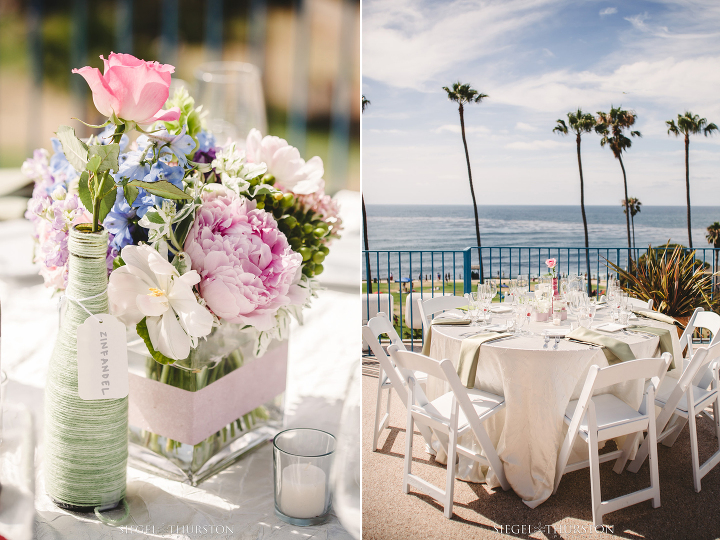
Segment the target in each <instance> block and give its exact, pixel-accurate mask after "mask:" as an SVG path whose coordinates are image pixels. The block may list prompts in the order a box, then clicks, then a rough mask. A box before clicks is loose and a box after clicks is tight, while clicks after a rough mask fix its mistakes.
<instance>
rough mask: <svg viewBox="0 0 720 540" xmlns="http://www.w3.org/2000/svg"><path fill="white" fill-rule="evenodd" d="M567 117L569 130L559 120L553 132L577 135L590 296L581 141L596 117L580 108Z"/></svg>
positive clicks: (590, 283)
mask: <svg viewBox="0 0 720 540" xmlns="http://www.w3.org/2000/svg"><path fill="white" fill-rule="evenodd" d="M567 117H568V123H569V124H570V127H569V128H568V125H567V124H566V123H565V120H562V119H558V121H557V126H555V127H554V128H553V131H554V132H555V133H559V134H561V135H567V134H568V133H569V131H572V132H573V133H574V134H575V142H576V143H577V157H578V169H579V170H580V212H581V213H582V219H583V227H584V228H585V264H586V265H587V275H588V294H590V293H591V292H592V279H590V252H589V251H588V249H587V248H588V247H589V246H590V244H589V240H588V226H587V217H586V216H585V183H584V181H583V171H582V159H581V158H580V140H581V138H582V134H583V133H590V132H591V131H592V130H593V128H594V127H595V117H593V115H592V114H587V113H583V112H582V110H581V109H580V108H578V110H577V112H569V113H567Z"/></svg>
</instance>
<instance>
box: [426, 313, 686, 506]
mask: <svg viewBox="0 0 720 540" xmlns="http://www.w3.org/2000/svg"><path fill="white" fill-rule="evenodd" d="M608 317H609V313H608V311H607V310H599V311H598V312H597V316H596V319H597V322H596V323H595V324H596V325H597V324H600V323H602V322H607V320H608ZM503 321H504V319H503V318H502V317H500V316H495V321H494V322H500V323H503ZM632 323H633V324H640V325H645V326H656V327H662V328H668V329H669V330H670V331H671V334H672V336H673V346H674V352H675V353H677V354H678V356H675V357H676V358H679V351H678V349H679V340H678V337H677V332H676V330H675V329H674V328H673V327H672V326H670V325H667V324H664V323H660V322H657V321H648V320H645V319H642V320H633V321H632ZM569 326H570V323H569V321H564V322H563V323H562V326H561V328H564V329H569ZM557 328H558V327H557V326H553V325H552V323H538V322H531V323H530V325H529V328H528V327H526V328H525V330H529V331H531V332H533V333H535V334H539V333H542V331H543V330H545V329H557ZM469 330H470V329H469V328H468V327H467V326H465V327H462V326H434V327H433V330H432V331H433V335H432V342H431V348H430V356H431V357H433V358H436V359H438V360H440V359H445V358H447V359H450V360H451V361H452V362H453V363H454V364H455V365H457V363H458V360H459V355H460V346H461V343H462V337H460V335H461V334H463V333H466V332H468V331H469ZM612 335H613V336H614V337H616V338H618V339H620V340H622V341H625V342H626V343H628V345H629V346H630V348H631V349H632V351H633V353H634V354H635V357H636V358H647V357H651V356H654V355H656V353H657V354H659V353H658V352H657V350H658V338H657V337H654V338H645V337H642V336H638V335H626V334H622V333H615V334H612ZM543 344H544V340H543V338H542V337H539V336H537V335H534V336H527V337H517V338H513V339H509V340H506V341H499V342H498V343H486V344H484V345H482V347H481V349H480V357H479V360H478V369H477V376H476V380H475V387H476V388H480V389H481V390H485V391H488V392H492V393H494V394H497V395H501V396H505V409H504V410H503V411H501V412H499V413H498V414H496V415H494V416H493V417H492V418H491V419H489V420H488V421H486V422H485V428H486V429H487V431H488V434H489V435H490V438H491V440H492V442H493V444H495V446H496V448H497V451H498V454H499V456H500V459H501V461H502V462H503V465H504V471H505V476H506V477H507V479H508V482H509V483H510V485H511V486H512V488H513V490H514V491H515V492H516V493H517V494H518V495H519V496H520V497H521V498H522V499H523V501H524V502H525V503H526V504H527V505H528V506H530V507H531V508H534V507H536V506H537V505H539V504H541V503H542V502H544V501H545V500H546V499H547V498H548V497H550V495H551V494H552V490H553V482H554V478H555V464H556V461H557V456H558V453H559V451H560V446H561V445H562V442H563V440H564V437H565V433H566V432H567V427H566V426H565V424H564V421H563V417H564V414H565V408H566V407H567V405H568V403H569V402H570V401H571V400H573V399H577V398H578V397H580V392H581V391H582V388H583V386H584V384H585V379H586V377H587V374H588V371H589V369H590V366H592V365H598V366H601V367H604V366H607V365H608V363H607V360H606V358H605V354H604V353H603V351H602V350H601V349H599V348H591V347H589V346H587V345H583V344H580V343H574V342H570V341H566V340H561V341H560V342H559V344H558V349H557V350H554V349H553V346H554V340H553V339H551V340H550V343H549V345H548V348H547V349H544V348H543ZM680 368H681V369H682V366H680ZM642 389H643V388H642V385H641V384H639V383H628V384H620V385H615V386H612V387H608V388H606V389H603V390H602V391H601V393H612V394H614V395H616V396H617V397H618V398H620V399H622V400H623V401H625V402H626V403H628V404H629V405H631V406H633V407H637V406H638V405H639V404H640V400H641V399H642ZM447 391H449V388H447V387H446V385H445V384H444V383H443V382H442V381H440V380H439V379H436V378H434V377H430V378H429V380H428V384H427V395H428V398H429V399H431V400H432V399H435V398H437V397H439V396H440V395H442V394H444V393H445V392H447ZM474 441H475V438H474V436H473V435H472V433H470V434H467V435H465V436H464V438H463V441H462V442H463V444H465V445H470V444H476V443H475V442H474ZM434 448H435V450H436V451H438V455H437V459H438V460H439V461H440V462H443V463H444V462H445V460H446V458H447V457H446V456H445V454H444V452H443V451H442V449H441V448H440V446H439V445H438V444H434ZM579 459H587V446H586V445H585V443H584V441H582V440H579V442H578V443H577V445H576V447H575V452H574V455H573V456H571V458H570V462H574V461H577V460H579ZM484 472H485V470H484V469H483V468H481V467H480V466H479V465H478V464H477V463H476V462H473V461H471V460H469V459H468V458H464V457H462V456H461V458H460V462H459V464H458V471H457V477H458V478H460V479H462V480H466V481H469V482H484V481H487V483H488V485H490V486H491V487H497V486H499V485H500V484H499V483H498V481H497V478H496V477H495V475H494V474H492V472H490V474H488V477H487V478H485V475H484Z"/></svg>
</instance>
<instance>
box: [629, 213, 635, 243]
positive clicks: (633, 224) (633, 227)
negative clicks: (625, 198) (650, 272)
mask: <svg viewBox="0 0 720 540" xmlns="http://www.w3.org/2000/svg"><path fill="white" fill-rule="evenodd" d="M630 225H631V226H632V242H633V249H637V243H636V242H635V216H634V215H633V214H632V212H631V213H630Z"/></svg>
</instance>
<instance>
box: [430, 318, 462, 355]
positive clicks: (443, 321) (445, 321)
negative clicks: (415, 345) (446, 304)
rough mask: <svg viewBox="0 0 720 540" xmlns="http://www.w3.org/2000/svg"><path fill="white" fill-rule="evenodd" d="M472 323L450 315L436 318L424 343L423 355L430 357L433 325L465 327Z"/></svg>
mask: <svg viewBox="0 0 720 540" xmlns="http://www.w3.org/2000/svg"><path fill="white" fill-rule="evenodd" d="M471 322H472V321H471V320H470V319H461V318H458V317H451V316H448V315H439V316H437V317H435V318H434V319H433V320H432V322H431V323H430V328H428V332H427V335H426V336H425V342H424V343H423V347H422V353H423V354H424V355H425V356H430V343H431V341H432V327H433V325H438V326H445V325H447V326H452V325H459V326H462V325H465V324H470V323H471Z"/></svg>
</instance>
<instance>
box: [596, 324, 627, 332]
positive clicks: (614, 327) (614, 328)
mask: <svg viewBox="0 0 720 540" xmlns="http://www.w3.org/2000/svg"><path fill="white" fill-rule="evenodd" d="M625 328H627V326H626V325H624V324H617V323H612V322H609V323H605V324H601V325H600V326H596V327H595V330H601V331H602V332H619V331H620V330H625Z"/></svg>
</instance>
